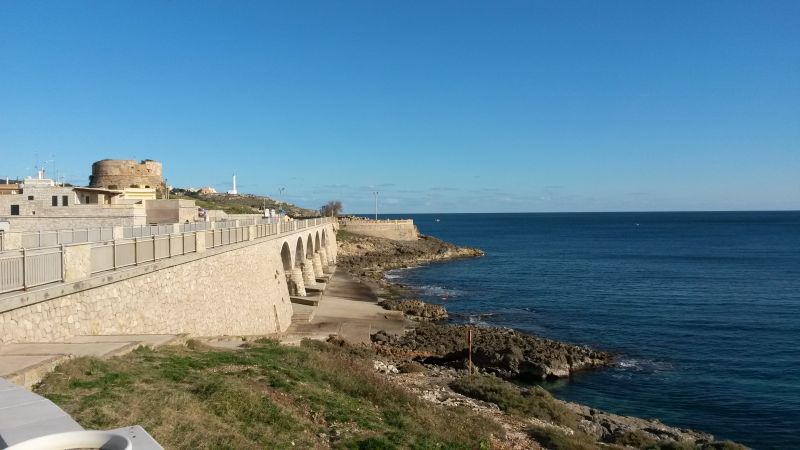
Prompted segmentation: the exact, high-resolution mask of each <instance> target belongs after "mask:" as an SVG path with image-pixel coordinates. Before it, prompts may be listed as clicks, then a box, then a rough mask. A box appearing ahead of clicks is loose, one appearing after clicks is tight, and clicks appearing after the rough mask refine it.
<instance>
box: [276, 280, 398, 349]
mask: <svg viewBox="0 0 800 450" xmlns="http://www.w3.org/2000/svg"><path fill="white" fill-rule="evenodd" d="M377 300H378V297H377V296H376V295H375V294H374V293H373V292H372V290H371V289H370V288H369V287H368V286H367V285H365V284H363V283H360V282H359V281H358V280H355V279H353V278H352V277H350V276H349V275H347V274H343V273H336V274H335V275H334V276H333V278H331V280H330V281H329V282H328V283H327V289H326V290H325V292H324V293H323V294H322V298H321V299H320V302H319V305H318V306H316V309H315V310H314V311H313V314H311V319H310V321H294V322H293V323H292V326H291V327H289V330H288V331H287V332H286V333H285V334H284V336H283V338H282V339H281V341H283V342H284V343H288V344H298V343H299V342H300V341H301V340H302V339H304V338H311V339H326V338H327V337H328V336H330V335H331V334H337V335H339V336H340V337H341V338H343V339H346V340H348V341H350V342H353V343H368V342H370V334H372V333H374V332H376V331H378V330H385V331H387V332H391V333H399V332H402V331H403V330H404V329H405V328H406V327H407V326H408V322H407V321H406V320H405V318H404V317H403V314H402V313H400V312H398V311H387V310H385V309H383V308H381V307H380V306H378V304H377ZM292 306H293V307H295V308H296V309H295V314H296V315H298V314H299V315H302V316H307V315H309V314H310V309H309V308H313V307H308V306H305V305H298V304H292Z"/></svg>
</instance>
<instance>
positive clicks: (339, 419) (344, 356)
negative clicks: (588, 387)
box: [36, 340, 502, 449]
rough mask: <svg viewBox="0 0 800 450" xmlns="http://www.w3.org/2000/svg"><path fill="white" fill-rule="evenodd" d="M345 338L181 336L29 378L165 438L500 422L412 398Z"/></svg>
mask: <svg viewBox="0 0 800 450" xmlns="http://www.w3.org/2000/svg"><path fill="white" fill-rule="evenodd" d="M370 355H371V353H370V352H369V351H368V350H364V349H361V350H358V349H354V348H352V347H348V346H344V345H336V344H329V343H321V342H311V341H309V342H305V343H304V344H303V345H302V346H300V347H287V346H282V345H280V344H278V343H276V342H274V341H268V340H264V341H258V342H256V343H251V344H250V345H249V346H248V347H247V348H245V349H242V350H238V351H224V350H216V349H211V348H208V347H205V346H204V345H202V344H200V343H197V342H192V343H191V345H187V346H186V347H165V348H162V349H159V350H155V351H154V350H148V349H139V350H136V351H134V352H131V353H129V354H127V355H124V356H121V357H117V358H112V359H109V360H102V361H101V360H97V359H93V358H77V359H74V360H71V361H68V362H66V363H64V364H62V365H61V366H59V368H58V369H57V370H56V371H55V372H54V373H52V374H50V375H49V376H48V377H47V378H45V379H44V380H43V382H42V383H40V384H39V385H38V386H37V387H36V391H37V392H38V393H40V394H42V395H44V396H46V397H48V398H50V399H51V400H52V401H54V402H55V403H56V404H58V405H59V406H61V407H62V408H63V409H64V410H65V411H67V412H68V413H69V414H71V415H72V416H73V417H74V418H75V419H76V420H77V421H78V422H79V423H80V424H81V425H83V426H84V427H85V428H90V429H105V428H114V427H120V426H124V425H131V424H140V425H142V426H144V427H145V429H147V430H148V432H150V433H151V434H152V435H153V436H154V437H155V438H156V440H158V441H159V442H160V443H161V444H162V445H163V446H164V447H165V448H170V449H172V448H175V449H190V448H191V449H196V448H208V449H210V448H214V449H234V448H235V449H262V448H315V447H327V446H332V447H334V448H348V449H350V448H354V449H362V448H363V449H395V448H441V449H447V448H465V449H466V448H480V447H482V446H483V447H485V446H486V445H488V441H489V437H490V436H491V435H492V434H495V435H500V434H502V429H501V428H500V427H499V426H498V425H497V424H496V423H495V422H493V421H492V420H491V419H488V418H484V417H481V416H479V415H477V414H476V413H474V412H473V411H471V410H468V409H465V408H445V407H436V406H432V405H430V404H423V403H422V402H421V401H420V400H419V399H417V398H416V397H415V396H413V395H411V394H409V393H407V392H406V391H404V390H402V389H400V388H399V387H397V386H394V385H392V384H390V383H389V382H388V381H387V380H385V379H383V378H382V377H381V376H379V375H377V374H375V373H374V371H373V369H372V361H371V358H370Z"/></svg>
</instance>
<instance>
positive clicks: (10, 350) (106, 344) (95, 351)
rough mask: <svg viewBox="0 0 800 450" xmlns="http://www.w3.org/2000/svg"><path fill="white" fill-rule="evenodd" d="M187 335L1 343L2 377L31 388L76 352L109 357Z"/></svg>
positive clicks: (182, 338)
mask: <svg viewBox="0 0 800 450" xmlns="http://www.w3.org/2000/svg"><path fill="white" fill-rule="evenodd" d="M185 339H186V336H185V335H173V334H169V335H167V334H138V335H103V336H75V337H73V338H71V339H68V340H67V342H28V343H16V344H3V345H0V377H3V378H6V379H7V380H9V381H11V382H12V383H16V384H19V385H21V386H24V387H26V388H29V389H30V388H31V387H32V386H33V385H34V384H36V383H38V382H39V381H41V380H42V378H44V376H45V375H47V373H49V372H51V371H52V370H53V369H54V368H55V367H56V366H57V365H58V364H61V363H62V362H64V361H66V360H68V359H70V358H74V357H76V356H94V357H97V358H109V357H112V356H119V355H124V354H125V353H128V352H131V351H133V350H135V349H137V348H138V347H141V346H147V347H152V348H156V347H160V346H162V345H169V344H177V343H181V342H182V341H184V340H185Z"/></svg>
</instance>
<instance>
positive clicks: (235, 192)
mask: <svg viewBox="0 0 800 450" xmlns="http://www.w3.org/2000/svg"><path fill="white" fill-rule="evenodd" d="M228 194H231V195H239V192H238V191H237V190H236V174H234V175H233V185H232V186H231V190H230V191H228Z"/></svg>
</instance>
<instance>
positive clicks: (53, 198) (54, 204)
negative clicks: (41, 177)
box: [50, 195, 58, 206]
mask: <svg viewBox="0 0 800 450" xmlns="http://www.w3.org/2000/svg"><path fill="white" fill-rule="evenodd" d="M50 204H51V205H53V206H58V196H57V195H54V196H53V197H52V198H51V199H50Z"/></svg>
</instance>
